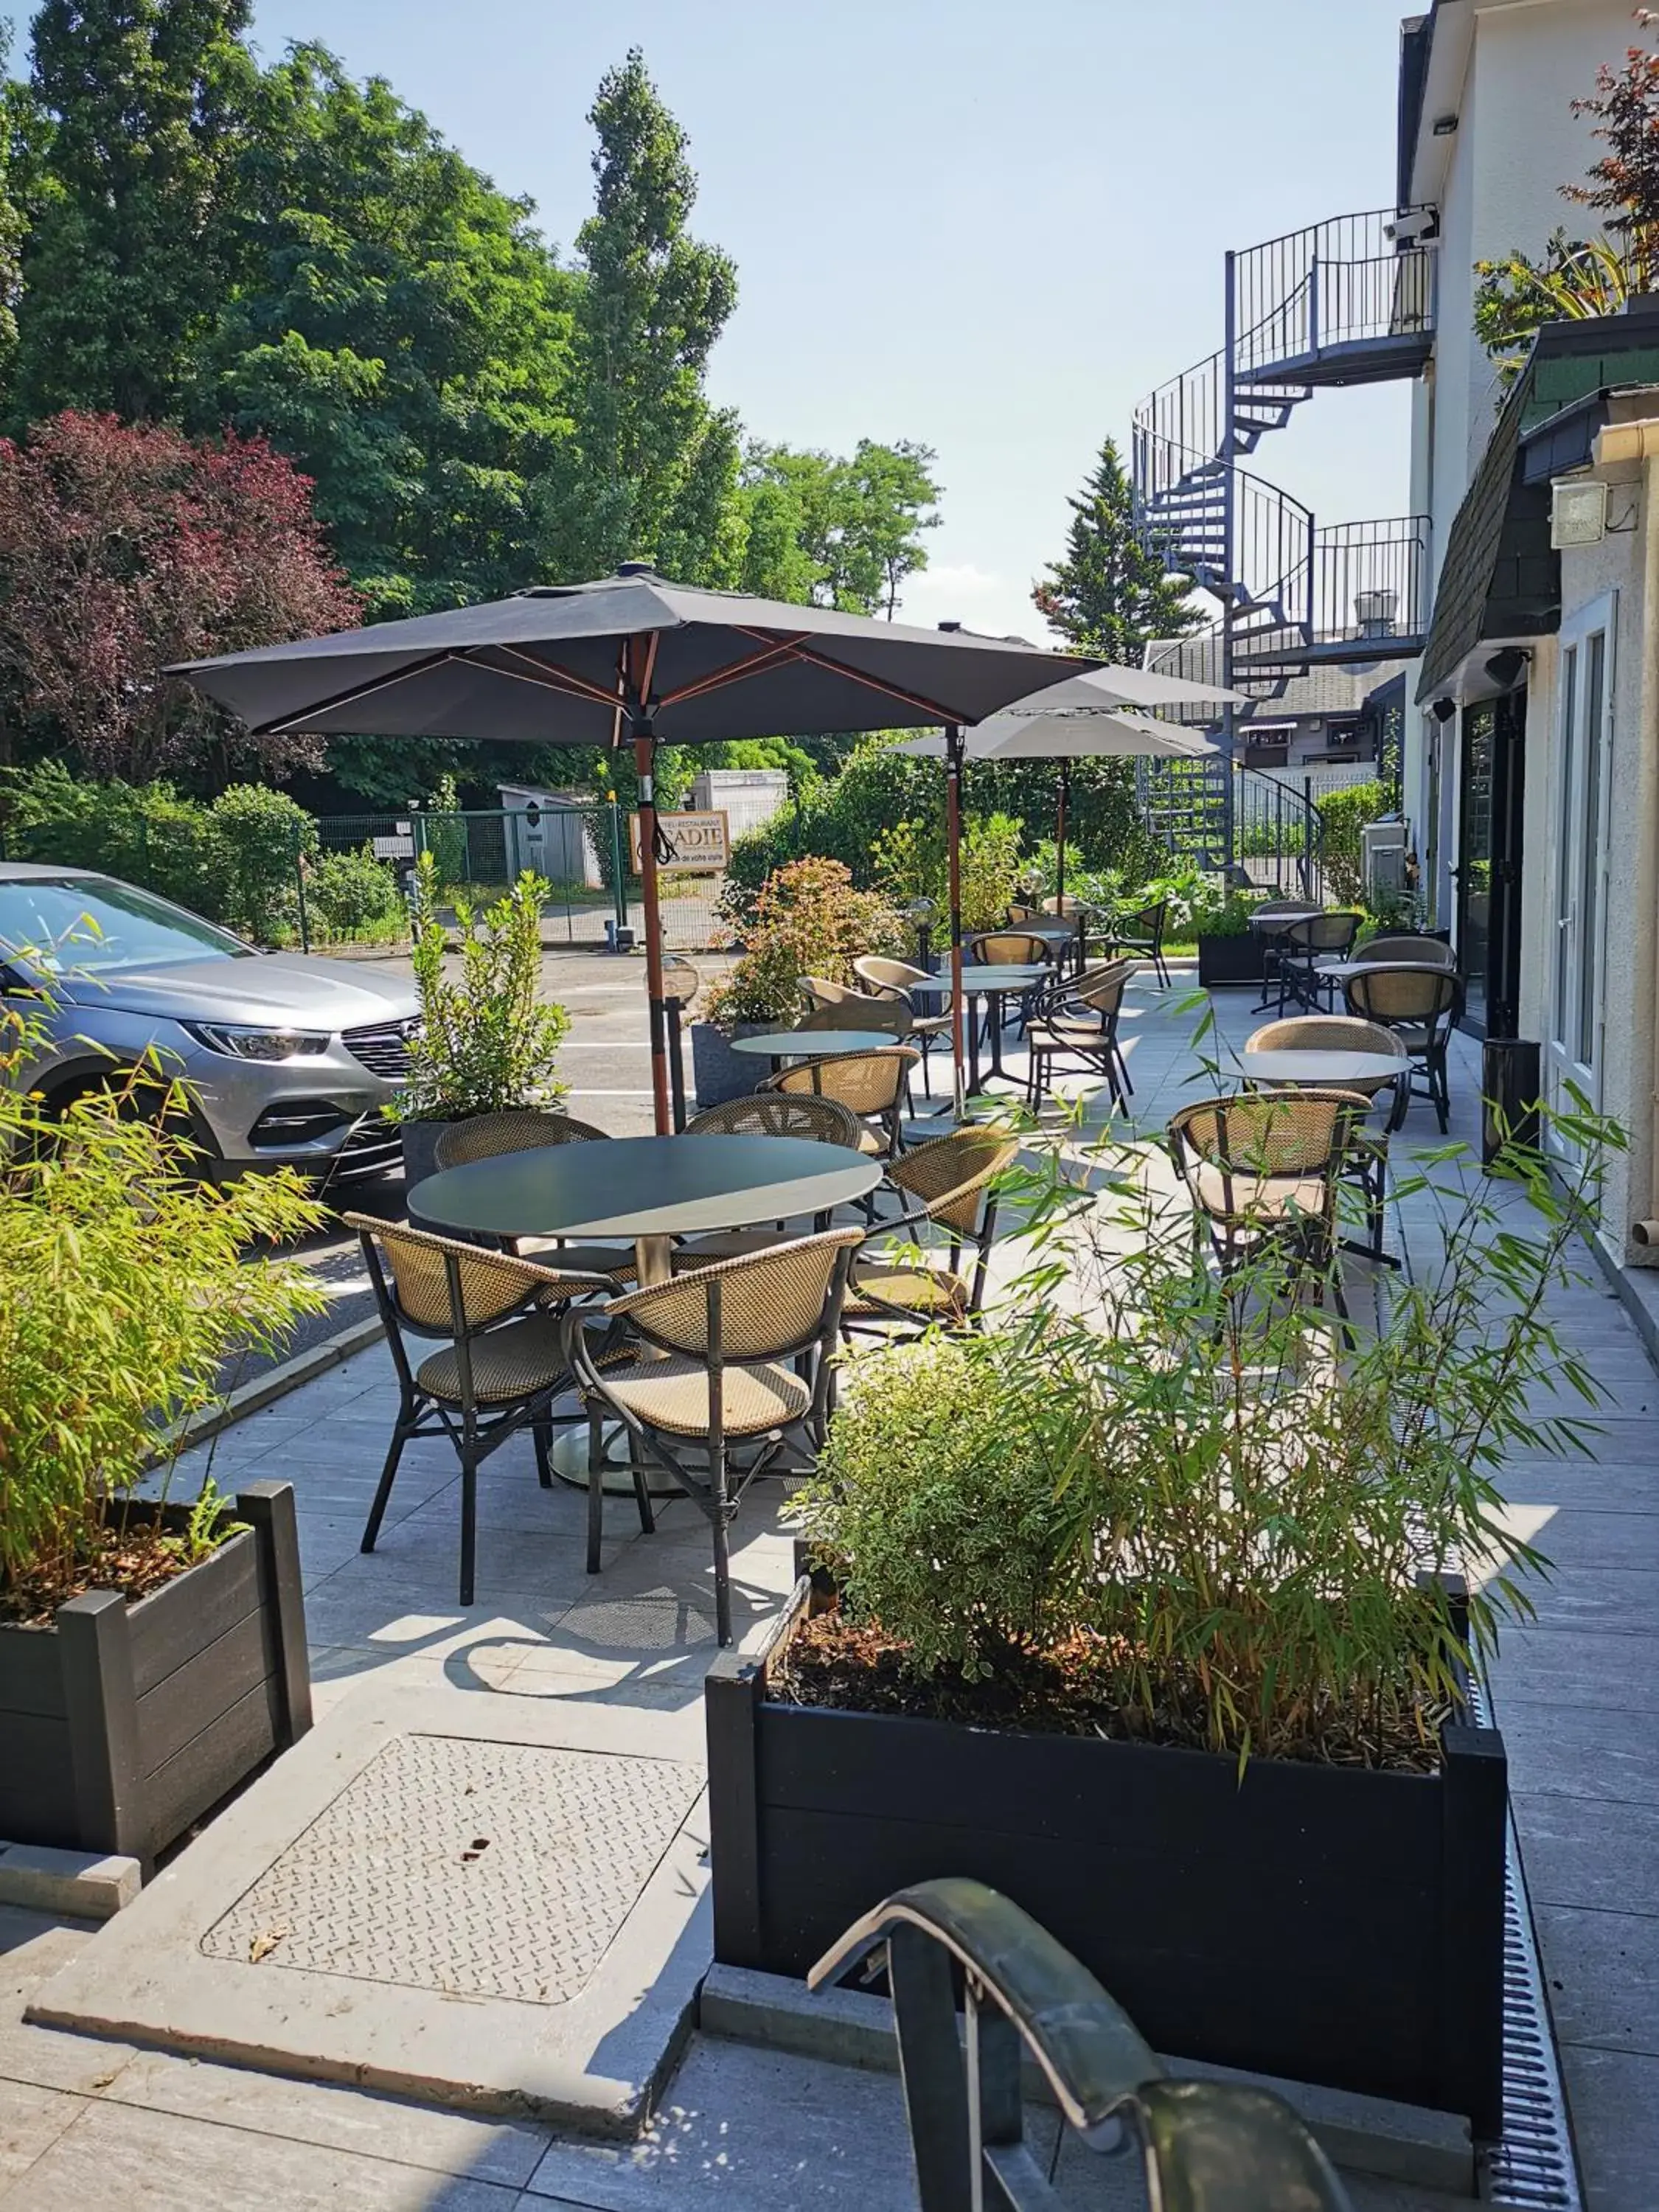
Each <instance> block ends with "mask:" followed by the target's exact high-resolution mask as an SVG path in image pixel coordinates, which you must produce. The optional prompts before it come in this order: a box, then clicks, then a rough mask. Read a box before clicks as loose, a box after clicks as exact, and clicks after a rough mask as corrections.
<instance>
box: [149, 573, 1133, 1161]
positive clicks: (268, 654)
mask: <svg viewBox="0 0 1659 2212" xmlns="http://www.w3.org/2000/svg"><path fill="white" fill-rule="evenodd" d="M1098 665H1099V663H1098V662H1097V661H1095V660H1092V659H1079V658H1076V657H1067V656H1064V655H1060V654H1055V653H1043V652H1041V651H1040V650H1039V649H1038V648H1037V647H1035V646H1030V645H1026V644H1024V642H1023V641H1018V640H1010V639H1006V638H982V637H976V636H974V635H970V634H969V633H968V632H966V631H963V630H960V629H938V630H926V629H909V628H908V627H906V626H904V625H902V624H900V623H885V622H872V621H871V620H870V619H868V618H867V617H865V616H862V615H844V614H840V613H837V612H836V611H834V610H833V609H830V608H827V607H797V606H790V605H785V604H783V603H782V602H781V601H778V600H773V599H749V598H746V597H744V596H743V595H742V594H740V593H737V592H711V591H705V590H702V588H700V587H697V586H691V585H686V584H676V583H671V582H670V581H669V580H667V579H665V578H664V577H662V576H659V575H658V574H656V573H655V571H654V570H653V569H652V568H650V567H649V565H648V564H647V563H646V562H624V563H623V566H622V567H621V568H619V569H618V570H617V574H615V575H614V576H608V577H605V578H603V579H601V580H599V581H597V582H593V583H586V584H555V585H541V586H534V587H532V589H531V590H528V591H525V592H515V593H514V594H513V597H512V598H511V599H495V600H491V601H489V602H487V603H485V604H483V605H478V606H470V607H457V608H454V609H453V610H450V611H446V612H444V613H441V614H433V615H418V616H416V617H413V618H412V619H411V620H410V621H407V622H395V623H376V624H374V625H373V626H371V627H370V628H368V629H356V630H337V631H335V632H333V633H332V634H331V635H328V636H326V637H315V638H305V639H301V640H300V641H297V642H296V643H295V644H291V645H273V646H264V647H259V648H258V649H257V650H256V651H253V652H252V653H226V654H223V655H222V656H220V657H218V658H217V659H211V660H193V661H185V662H183V663H181V664H180V665H179V666H178V667H177V668H176V669H174V670H173V671H169V672H170V673H173V674H175V675H179V676H182V677H185V678H187V679H188V681H190V682H191V683H192V684H197V686H199V688H200V689H201V690H204V691H205V692H207V693H208V694H209V696H210V697H212V698H214V699H216V700H218V701H219V702H220V703H221V704H222V706H225V707H228V708H229V709H230V710H231V712H232V713H233V714H236V715H238V716H240V719H241V720H243V721H244V722H246V724H247V726H248V727H249V729H250V731H251V732H252V734H253V735H254V736H255V737H278V736H288V735H292V734H296V733H298V732H307V733H309V732H316V733H317V734H319V735H322V736H340V737H357V736H373V737H393V738H398V737H402V738H491V739H495V740H497V741H500V740H507V741H514V740H516V741H518V742H520V743H522V744H541V745H600V746H610V747H612V748H620V747H621V746H622V745H623V744H630V743H631V744H632V745H633V747H634V759H635V767H636V769H637V770H638V773H639V779H640V816H641V822H640V829H641V841H640V842H641V889H642V891H643V895H644V906H645V934H646V960H647V986H648V989H649V994H650V1001H651V1073H652V1089H653V1096H654V1098H655V1102H656V1118H657V1127H658V1128H659V1130H661V1131H666V1129H667V1127H668V1126H669V1103H668V1061H667V1042H666V1038H667V1030H666V1019H665V1007H664V1003H663V988H662V940H661V933H660V926H659V905H658V897H657V861H658V858H659V852H658V836H659V833H658V829H657V809H656V801H655V795H654V792H653V783H652V761H653V751H654V748H655V747H656V745H657V744H693V745H695V744H708V743H713V742H714V741H716V740H718V739H720V738H747V737H775V736H807V735H811V734H813V733H815V732H822V731H831V730H872V729H889V728H894V727H908V728H915V727H919V726H929V725H945V726H951V727H954V726H958V725H960V724H962V723H964V722H978V721H980V720H982V719H983V718H984V717H985V716H986V715H987V714H994V713H995V712H996V710H997V709H998V708H1000V707H1006V705H1007V704H1008V703H1009V702H1010V701H1011V700H1013V699H1018V698H1021V697H1024V696H1028V695H1029V694H1030V692H1032V691H1034V690H1037V689H1038V688H1039V686H1041V685H1044V684H1053V683H1054V681H1056V680H1057V678H1058V676H1059V674H1060V672H1061V671H1065V672H1068V673H1076V672H1080V671H1085V670H1087V669H1090V668H1094V667H1097V666H1098Z"/></svg>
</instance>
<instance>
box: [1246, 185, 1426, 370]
mask: <svg viewBox="0 0 1659 2212" xmlns="http://www.w3.org/2000/svg"><path fill="white" fill-rule="evenodd" d="M1436 238H1437V227H1436V222H1435V217H1434V214H1433V210H1430V209H1424V208H1414V209H1412V210H1408V211H1407V213H1406V214H1404V215H1398V214H1395V212H1394V211H1393V210H1390V209H1378V210H1376V211H1375V212H1374V213H1371V214H1368V215H1350V216H1334V217H1333V218H1332V219H1331V220H1330V221H1329V222H1319V223H1315V224H1313V225H1311V226H1310V228H1308V229H1306V230H1296V231H1291V232H1288V233H1287V234H1285V236H1284V237H1283V238H1273V239H1269V240H1267V242H1266V243H1265V244H1264V245H1261V246H1250V247H1249V248H1248V249H1247V250H1246V251H1245V252H1243V253H1235V254H1233V255H1231V257H1230V266H1231V281H1232V287H1233V298H1232V318H1233V322H1232V326H1233V329H1234V331H1235V332H1236V333H1237V337H1236V338H1235V342H1234V349H1233V370H1234V374H1235V376H1236V377H1237V378H1238V379H1239V380H1241V381H1243V382H1246V383H1249V382H1252V381H1258V380H1273V379H1274V378H1278V377H1281V376H1293V377H1307V376H1310V375H1312V374H1316V372H1317V371H1318V370H1319V369H1320V368H1322V367H1325V368H1331V369H1334V371H1336V372H1338V373H1340V374H1344V375H1346V376H1350V377H1352V379H1353V380H1363V379H1364V378H1366V377H1368V376H1384V375H1390V374H1392V375H1400V374H1407V373H1408V372H1409V371H1410V370H1411V369H1412V368H1413V366H1414V365H1415V364H1416V363H1417V362H1419V359H1420V356H1422V355H1423V354H1424V353H1425V352H1426V350H1427V346H1428V341H1429V338H1430V336H1431V333H1432V331H1433V329H1434V316H1435V305H1436V283H1435V278H1436V268H1437V260H1438V254H1437V246H1436V243H1435V240H1436Z"/></svg>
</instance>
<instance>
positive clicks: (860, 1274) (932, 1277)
mask: <svg viewBox="0 0 1659 2212" xmlns="http://www.w3.org/2000/svg"><path fill="white" fill-rule="evenodd" d="M968 1297H969V1291H968V1285H967V1284H966V1283H965V1282H964V1281H963V1278H962V1277H961V1276H960V1275H957V1274H953V1273H951V1269H950V1268H948V1267H927V1266H926V1265H925V1264H924V1263H922V1262H921V1261H911V1262H910V1264H909V1265H908V1266H905V1265H902V1264H900V1263H899V1262H895V1263H894V1264H893V1265H892V1266H890V1267H883V1266H882V1265H881V1264H880V1263H879V1262H878V1261H876V1262H871V1263H868V1264H866V1265H864V1266H861V1267H854V1272H853V1276H852V1279H851V1280H850V1282H849V1283H848V1285H847V1297H846V1300H845V1303H844V1304H843V1305H842V1313H843V1314H844V1315H845V1316H848V1317H850V1318H852V1319H854V1320H856V1319H857V1318H858V1317H859V1316H861V1315H872V1314H873V1315H878V1316H879V1315H880V1314H882V1313H884V1312H885V1311H887V1310H890V1309H891V1308H893V1307H895V1306H896V1307H897V1308H899V1310H901V1311H902V1312H904V1313H909V1314H916V1315H918V1316H926V1317H927V1319H928V1320H931V1321H938V1320H944V1319H947V1318H949V1317H950V1316H953V1315H961V1314H965V1313H966V1312H967V1310H968Z"/></svg>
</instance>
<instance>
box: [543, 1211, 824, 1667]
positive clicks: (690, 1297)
mask: <svg viewBox="0 0 1659 2212" xmlns="http://www.w3.org/2000/svg"><path fill="white" fill-rule="evenodd" d="M862 1236H863V1232H862V1231H860V1230H857V1229H836V1230H831V1231H829V1232H828V1234H826V1235H824V1236H821V1237H801V1238H799V1239H798V1240H797V1241H795V1242H793V1243H788V1244H780V1245H777V1246H775V1247H774V1249H772V1250H770V1251H769V1252H757V1253H755V1254H753V1255H750V1257H748V1258H745V1259H740V1260H726V1261H720V1262H719V1263H718V1264H717V1265H716V1266H714V1267H702V1268H699V1269H698V1271H697V1272H696V1273H695V1274H691V1275H679V1276H677V1277H676V1278H675V1279H674V1280H673V1281H671V1282H669V1283H659V1284H653V1285H650V1286H649V1287H648V1288H647V1289H645V1290H640V1291H629V1292H628V1293H627V1295H626V1296H625V1297H619V1298H613V1299H612V1300H611V1304H609V1305H608V1306H607V1307H606V1308H605V1317H606V1319H607V1320H608V1321H611V1322H626V1323H627V1324H628V1327H629V1328H630V1329H631V1330H632V1331H633V1333H634V1334H635V1335H636V1336H637V1337H639V1338H640V1339H641V1340H642V1341H643V1342H644V1343H645V1344H646V1345H647V1346H651V1347H652V1348H653V1351H654V1352H657V1353H659V1354H665V1355H666V1357H658V1358H640V1359H636V1360H633V1361H630V1362H629V1363H628V1364H626V1365H622V1366H617V1365H605V1364H602V1363H601V1362H600V1361H599V1360H597V1359H595V1358H594V1357H593V1355H592V1346H591V1344H590V1343H589V1340H588V1338H587V1336H586V1332H585V1330H584V1329H583V1327H582V1325H581V1319H580V1316H579V1315H574V1314H573V1315H571V1316H568V1318H567V1321H566V1324H565V1334H566V1340H567V1344H568V1358H569V1361H570V1364H571V1365H572V1367H573V1368H574V1370H575V1372H576V1375H577V1377H578V1380H579V1382H580V1386H581V1390H582V1395H583V1398H584V1401H585V1402H586V1407H587V1410H588V1454H589V1466H590V1468H591V1469H592V1477H591V1480H590V1481H589V1485H588V1493H587V1496H588V1519H587V1569H588V1572H589V1573H590V1574H596V1573H597V1572H598V1571H599V1542H600V1537H601V1534H602V1533H603V1531H602V1516H603V1513H604V1510H605V1506H604V1491H603V1474H604V1468H605V1435H604V1429H605V1421H606V1419H608V1418H611V1417H615V1418H616V1419H620V1420H621V1421H622V1422H623V1425H624V1426H625V1427H626V1429H627V1431H628V1435H629V1440H630V1443H631V1444H632V1446H633V1449H634V1454H635V1464H636V1467H640V1466H641V1465H645V1466H648V1465H658V1466H661V1467H664V1468H666V1469H667V1471H668V1473H669V1474H671V1476H672V1477H673V1478H674V1480H675V1481H676V1482H678V1484H679V1486H680V1487H681V1488H682V1489H683V1490H684V1492H685V1493H686V1495H687V1496H688V1497H689V1498H691V1499H692V1500H693V1501H694V1503H695V1504H696V1505H697V1507H698V1508H699V1509H700V1510H701V1511H702V1513H704V1514H705V1515H706V1516H707V1517H708V1521H709V1522H710V1524H711V1525H712V1527H713V1529H714V1620H715V1630H716V1633H717V1634H718V1637H719V1639H720V1643H721V1644H729V1643H730V1642H731V1641H732V1589H731V1526H732V1518H733V1516H734V1515H735V1514H736V1512H737V1510H738V1502H739V1500H740V1499H741V1498H742V1496H743V1493H744V1491H745V1490H746V1489H747V1488H748V1486H749V1485H750V1482H752V1481H753V1480H754V1479H755V1477H756V1476H757V1475H758V1474H765V1473H767V1472H768V1471H769V1469H772V1468H775V1467H777V1465H778V1462H779V1461H780V1459H781V1455H782V1454H783V1452H784V1450H785V1449H786V1447H787V1445H788V1444H789V1443H791V1442H792V1440H798V1441H799V1443H801V1444H802V1445H804V1447H805V1454H804V1463H805V1464H808V1465H810V1464H811V1460H812V1459H813V1458H814V1457H815V1456H816V1454H817V1449H818V1447H819V1446H820V1445H821V1443H823V1431H824V1425H825V1421H826V1419H827V1412H828V1406H829V1377H830V1360H829V1355H830V1354H831V1352H833V1351H834V1349H835V1345H836V1332H837V1329H838V1328H839V1326H840V1321H841V1306H842V1296H843V1293H844V1291H845V1289H846V1284H847V1270H848V1262H849V1261H850V1260H851V1258H852V1255H853V1250H854V1247H855V1246H856V1245H857V1244H858V1243H860V1242H861V1240H862ZM803 1367H804V1368H805V1377H804V1376H803V1374H802V1373H801V1372H800V1371H799V1370H800V1369H802V1368H803ZM694 1453H696V1454H700V1455H701V1456H702V1466H701V1467H697V1466H694V1465H692V1464H690V1457H691V1455H692V1454H694ZM637 1479H638V1480H640V1481H641V1484H642V1483H643V1480H644V1476H643V1473H642V1472H641V1474H639V1475H638V1477H637Z"/></svg>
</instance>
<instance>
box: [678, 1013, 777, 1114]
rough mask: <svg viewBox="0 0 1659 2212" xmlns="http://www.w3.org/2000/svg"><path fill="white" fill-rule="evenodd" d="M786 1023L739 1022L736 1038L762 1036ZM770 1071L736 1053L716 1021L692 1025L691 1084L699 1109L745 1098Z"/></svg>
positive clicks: (761, 1062) (750, 1056) (760, 1062)
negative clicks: (730, 1099) (716, 1024)
mask: <svg viewBox="0 0 1659 2212" xmlns="http://www.w3.org/2000/svg"><path fill="white" fill-rule="evenodd" d="M787 1026H788V1024H787V1023H780V1024H771V1023H767V1022H738V1024H737V1025H736V1026H735V1027H734V1028H733V1029H732V1031H731V1036H734V1037H744V1036H764V1035H765V1033H766V1031H767V1030H768V1029H769V1028H772V1027H779V1028H787ZM768 1073H769V1068H768V1066H767V1063H766V1062H765V1061H764V1060H757V1059H756V1058H755V1056H754V1054H752V1053H747V1052H733V1051H732V1047H731V1043H730V1041H729V1039H728V1036H727V1033H726V1030H722V1029H718V1028H716V1026H715V1024H714V1023H713V1022H693V1023H692V1024H691V1081H692V1087H693V1088H694V1090H695V1091H696V1094H697V1104H698V1106H699V1107H700V1108H701V1107H704V1106H723V1105H724V1104H725V1103H726V1100H727V1099H728V1098H746V1097H748V1096H749V1094H750V1091H753V1090H754V1088H755V1087H756V1085H757V1084H759V1083H761V1082H762V1081H763V1080H764V1079H765V1077H766V1076H767V1074H768Z"/></svg>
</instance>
